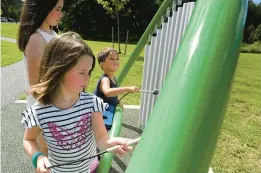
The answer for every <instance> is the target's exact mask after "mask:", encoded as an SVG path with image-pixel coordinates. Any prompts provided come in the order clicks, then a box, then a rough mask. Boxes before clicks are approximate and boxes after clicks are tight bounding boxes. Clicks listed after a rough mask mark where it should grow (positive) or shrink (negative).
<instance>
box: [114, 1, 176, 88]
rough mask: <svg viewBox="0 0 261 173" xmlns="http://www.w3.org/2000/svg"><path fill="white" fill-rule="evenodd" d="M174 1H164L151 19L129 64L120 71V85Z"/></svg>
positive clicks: (118, 81)
mask: <svg viewBox="0 0 261 173" xmlns="http://www.w3.org/2000/svg"><path fill="white" fill-rule="evenodd" d="M172 2H173V0H165V1H164V2H163V3H162V5H161V6H160V8H159V10H158V11H157V13H156V14H155V16H154V17H153V19H152V20H151V22H150V24H149V26H148V27H147V29H146V30H145V32H144V33H143V35H142V36H141V38H140V40H139V42H138V43H137V45H136V48H135V49H134V51H133V52H132V54H131V56H130V57H129V60H128V62H127V64H126V65H125V66H124V68H123V70H122V71H121V73H120V75H119V77H118V79H117V83H118V85H120V84H121V83H122V81H123V79H124V77H125V76H126V75H127V73H128V72H129V70H130V68H131V66H132V65H133V63H134V62H135V59H136V58H137V57H138V56H139V54H140V53H141V51H142V50H143V48H144V46H145V45H146V43H147V41H148V38H149V34H151V33H152V32H153V31H154V29H155V26H156V25H157V24H160V22H161V16H163V15H165V13H166V11H167V8H168V7H170V6H171V4H172Z"/></svg>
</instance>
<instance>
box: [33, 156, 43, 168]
mask: <svg viewBox="0 0 261 173" xmlns="http://www.w3.org/2000/svg"><path fill="white" fill-rule="evenodd" d="M39 156H44V154H43V153H42V152H36V153H34V155H33V156H32V163H33V165H34V167H35V168H37V158H38V157H39Z"/></svg>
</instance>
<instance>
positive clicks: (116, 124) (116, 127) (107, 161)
mask: <svg viewBox="0 0 261 173" xmlns="http://www.w3.org/2000/svg"><path fill="white" fill-rule="evenodd" d="M121 124H122V109H121V108H120V107H119V106H117V107H116V109H115V113H114V118H113V124H112V127H111V130H110V132H109V137H116V136H119V135H120V132H121ZM113 156H114V155H113V154H111V153H106V154H104V155H103V156H102V158H101V160H100V163H99V167H98V170H97V172H98V173H108V172H109V170H110V167H111V164H112V159H113Z"/></svg>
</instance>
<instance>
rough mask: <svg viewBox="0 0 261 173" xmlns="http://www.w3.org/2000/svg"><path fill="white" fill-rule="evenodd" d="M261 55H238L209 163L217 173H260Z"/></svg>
mask: <svg viewBox="0 0 261 173" xmlns="http://www.w3.org/2000/svg"><path fill="white" fill-rule="evenodd" d="M260 98H261V55H260V54H241V55H240V59H239V63H238V67H237V71H236V76H235V79H234V85H233V89H232V93H231V98H230V102H229V104H228V108H227V112H226V115H225V120H224V123H223V126H222V130H221V135H220V137H219V141H218V145H217V149H216V152H215V155H214V159H213V161H212V167H213V171H214V172H215V173H216V172H217V173H234V172H236V173H239V172H242V173H261V164H260V163H261V155H260V154H261V152H260V151H261V135H260V134H261V99H260Z"/></svg>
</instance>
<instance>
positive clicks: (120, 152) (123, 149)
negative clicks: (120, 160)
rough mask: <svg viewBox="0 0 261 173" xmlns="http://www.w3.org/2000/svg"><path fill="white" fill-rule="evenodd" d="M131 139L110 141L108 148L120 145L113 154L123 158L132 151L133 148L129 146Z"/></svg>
mask: <svg viewBox="0 0 261 173" xmlns="http://www.w3.org/2000/svg"><path fill="white" fill-rule="evenodd" d="M130 140H131V139H127V138H121V137H115V138H111V139H109V140H108V146H109V147H114V146H116V145H118V147H117V149H116V150H114V151H113V154H115V155H117V156H119V157H123V156H125V155H127V153H128V152H130V151H132V150H133V148H132V147H131V146H128V145H127V142H128V141H130Z"/></svg>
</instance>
